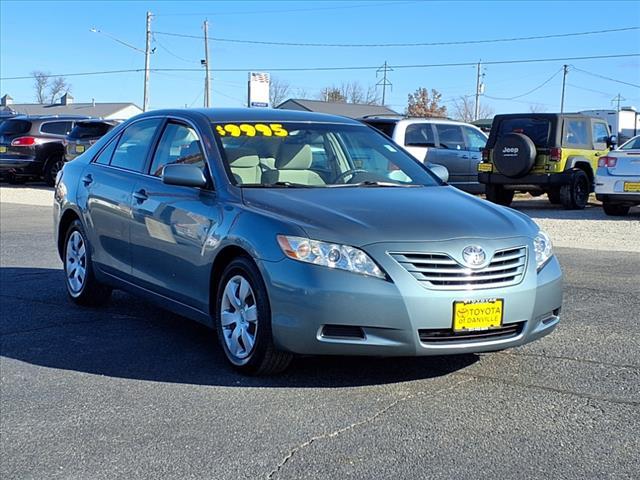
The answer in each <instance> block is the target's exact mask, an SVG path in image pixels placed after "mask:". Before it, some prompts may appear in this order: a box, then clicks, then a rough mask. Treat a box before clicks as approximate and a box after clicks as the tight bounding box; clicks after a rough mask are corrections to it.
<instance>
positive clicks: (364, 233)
mask: <svg viewBox="0 0 640 480" xmlns="http://www.w3.org/2000/svg"><path fill="white" fill-rule="evenodd" d="M243 199H244V203H245V205H246V206H247V207H248V208H251V209H254V210H260V211H262V212H264V213H266V214H268V215H271V216H276V217H278V218H280V219H281V220H285V221H289V222H291V223H293V224H295V225H297V226H299V227H300V228H302V229H303V230H304V231H305V232H306V233H307V235H308V236H309V238H313V239H316V240H324V241H328V242H335V243H342V244H348V245H353V246H364V245H368V244H372V243H381V242H384V243H390V242H425V241H434V240H449V239H453V238H465V237H466V238H507V237H515V236H533V235H535V233H536V231H537V227H536V225H535V223H533V221H531V220H530V219H529V218H528V217H526V216H525V215H523V214H521V213H519V212H516V211H515V210H511V209H509V208H505V207H500V206H498V205H495V204H493V203H490V202H487V201H485V200H482V199H480V198H477V197H474V196H472V195H469V194H466V193H464V192H461V191H460V190H457V189H455V188H453V187H449V186H439V187H417V188H415V187H410V188H398V187H390V188H384V187H363V188H296V189H294V188H244V189H243Z"/></svg>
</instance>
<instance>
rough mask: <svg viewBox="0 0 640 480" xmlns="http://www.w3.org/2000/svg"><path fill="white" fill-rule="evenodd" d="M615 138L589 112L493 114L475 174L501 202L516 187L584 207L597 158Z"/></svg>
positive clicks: (508, 201)
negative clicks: (477, 172) (480, 160)
mask: <svg viewBox="0 0 640 480" xmlns="http://www.w3.org/2000/svg"><path fill="white" fill-rule="evenodd" d="M614 143H615V137H613V136H611V135H610V133H609V127H608V126H607V123H606V122H605V121H604V120H601V119H599V118H593V117H589V116H587V115H581V114H573V113H570V114H558V113H515V114H509V115H496V116H495V117H494V119H493V124H492V127H491V133H490V134H489V140H488V142H487V146H486V148H485V149H484V151H483V161H482V163H480V164H479V165H478V171H479V174H478V179H479V181H480V182H481V183H483V184H485V185H486V187H487V189H486V194H487V199H488V200H490V201H492V202H494V203H498V204H500V205H510V204H511V201H512V200H513V195H514V193H515V192H517V191H520V192H529V193H531V194H532V195H539V194H542V193H546V194H547V196H548V197H549V201H550V202H551V203H555V204H559V203H561V204H562V205H563V206H564V208H567V209H582V208H584V207H585V206H586V204H587V200H588V198H589V194H590V193H591V192H593V190H594V177H595V171H596V169H597V166H598V158H599V157H601V156H603V155H606V154H607V152H608V151H609V148H610V147H611V146H612V145H613V144H614Z"/></svg>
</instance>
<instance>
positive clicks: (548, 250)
mask: <svg viewBox="0 0 640 480" xmlns="http://www.w3.org/2000/svg"><path fill="white" fill-rule="evenodd" d="M533 248H534V250H535V252H536V267H537V270H538V271H540V270H541V269H542V267H544V266H545V265H546V264H547V262H548V261H549V259H550V258H551V257H553V245H551V239H550V238H549V235H547V234H546V233H544V232H543V231H542V230H540V231H539V232H538V234H537V235H536V238H534V239H533Z"/></svg>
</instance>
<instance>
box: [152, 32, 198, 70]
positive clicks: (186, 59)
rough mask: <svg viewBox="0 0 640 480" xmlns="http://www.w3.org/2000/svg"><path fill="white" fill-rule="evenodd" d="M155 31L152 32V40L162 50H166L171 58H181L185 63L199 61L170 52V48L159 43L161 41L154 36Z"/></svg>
mask: <svg viewBox="0 0 640 480" xmlns="http://www.w3.org/2000/svg"><path fill="white" fill-rule="evenodd" d="M155 33H156V32H153V33H152V36H153V41H154V42H155V43H156V44H157V45H158V46H159V47H160V48H161V49H162V50H164V51H165V52H167V53H168V54H169V55H171V56H172V57H173V58H177V59H178V60H181V61H183V62H185V63H200V62H197V61H195V60H189V59H188V58H184V57H181V56H180V55H178V54H177V53H174V52H172V51H171V50H169V49H168V48H167V47H165V46H164V45H163V44H162V43H161V42H160V41H159V40H158V39H157V38H156V35H155Z"/></svg>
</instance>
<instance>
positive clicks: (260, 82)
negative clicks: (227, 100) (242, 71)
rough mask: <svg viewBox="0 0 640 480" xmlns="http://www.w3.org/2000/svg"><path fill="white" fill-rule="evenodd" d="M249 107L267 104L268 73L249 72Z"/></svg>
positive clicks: (265, 105)
mask: <svg viewBox="0 0 640 480" xmlns="http://www.w3.org/2000/svg"><path fill="white" fill-rule="evenodd" d="M248 98H249V101H248V102H247V103H248V106H249V107H263V108H266V107H268V106H269V74H268V73H262V72H249V97H248Z"/></svg>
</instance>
